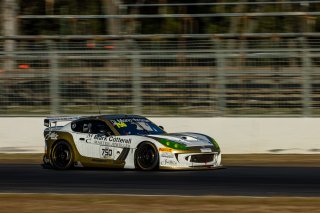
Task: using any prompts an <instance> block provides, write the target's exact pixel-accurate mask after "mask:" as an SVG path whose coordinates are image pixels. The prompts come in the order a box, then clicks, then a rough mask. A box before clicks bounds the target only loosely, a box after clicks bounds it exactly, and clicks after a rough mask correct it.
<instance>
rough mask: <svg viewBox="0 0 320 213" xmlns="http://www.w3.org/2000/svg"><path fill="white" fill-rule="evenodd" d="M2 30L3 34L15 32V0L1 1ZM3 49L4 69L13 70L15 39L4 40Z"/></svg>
mask: <svg viewBox="0 0 320 213" xmlns="http://www.w3.org/2000/svg"><path fill="white" fill-rule="evenodd" d="M2 6H3V8H2V10H1V11H2V13H3V16H2V28H3V29H2V31H3V35H4V36H16V34H17V8H18V6H17V2H16V0H4V1H3V2H2ZM3 49H4V52H5V56H6V59H5V60H4V63H3V67H2V68H3V69H4V70H5V71H13V70H14V69H15V67H16V66H15V55H14V52H15V49H16V41H15V40H12V39H6V40H4V44H3Z"/></svg>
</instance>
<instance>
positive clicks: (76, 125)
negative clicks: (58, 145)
mask: <svg viewBox="0 0 320 213" xmlns="http://www.w3.org/2000/svg"><path fill="white" fill-rule="evenodd" d="M83 124H84V121H83V120H81V121H74V122H72V123H71V129H72V130H73V131H75V132H82V129H83Z"/></svg>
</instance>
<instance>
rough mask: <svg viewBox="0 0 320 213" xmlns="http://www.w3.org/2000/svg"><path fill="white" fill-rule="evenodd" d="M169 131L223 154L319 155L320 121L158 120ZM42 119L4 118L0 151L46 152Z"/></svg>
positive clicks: (282, 119)
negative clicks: (195, 136) (211, 143)
mask: <svg viewBox="0 0 320 213" xmlns="http://www.w3.org/2000/svg"><path fill="white" fill-rule="evenodd" d="M150 119H151V120H152V121H154V122H155V123H157V124H158V125H162V126H164V128H165V130H166V131H167V132H199V133H204V134H207V135H210V136H212V137H214V138H215V139H216V140H217V141H218V143H219V144H220V147H221V149H222V152H223V153H226V154H227V153H228V154H231V153H233V154H236V153H239V154H242V153H307V154H320V118H173V117H168V118H163V117H161V118H158V117H151V118H150ZM44 128H45V127H44V126H43V118H30V117H17V118H15V117H1V118H0V137H1V139H0V152H2V153H12V152H43V145H44V142H43V141H44V140H43V130H44Z"/></svg>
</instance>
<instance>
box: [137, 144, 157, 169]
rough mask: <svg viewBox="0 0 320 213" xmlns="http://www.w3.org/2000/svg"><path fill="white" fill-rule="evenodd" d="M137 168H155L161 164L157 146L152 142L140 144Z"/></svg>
mask: <svg viewBox="0 0 320 213" xmlns="http://www.w3.org/2000/svg"><path fill="white" fill-rule="evenodd" d="M135 162H136V168H138V169H141V170H154V169H157V168H158V166H159V153H158V150H157V147H156V146H155V145H154V144H152V143H150V142H144V143H142V144H140V145H139V146H138V148H137V150H136V153H135Z"/></svg>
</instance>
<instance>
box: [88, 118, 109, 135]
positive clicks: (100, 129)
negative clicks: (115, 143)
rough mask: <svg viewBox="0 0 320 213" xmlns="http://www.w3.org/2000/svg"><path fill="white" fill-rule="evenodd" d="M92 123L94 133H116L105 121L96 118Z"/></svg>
mask: <svg viewBox="0 0 320 213" xmlns="http://www.w3.org/2000/svg"><path fill="white" fill-rule="evenodd" d="M91 124H92V127H91V133H93V134H103V135H114V133H113V132H112V131H111V129H110V128H109V126H108V125H107V124H106V123H104V122H103V121H99V120H95V121H92V123H91Z"/></svg>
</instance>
